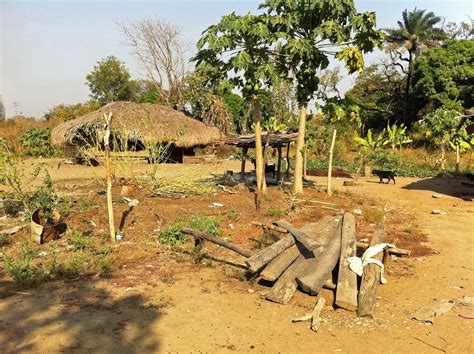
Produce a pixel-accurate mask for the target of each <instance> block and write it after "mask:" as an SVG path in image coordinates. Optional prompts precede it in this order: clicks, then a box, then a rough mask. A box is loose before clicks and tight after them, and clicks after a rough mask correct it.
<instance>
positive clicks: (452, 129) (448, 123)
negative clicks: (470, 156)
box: [420, 107, 467, 170]
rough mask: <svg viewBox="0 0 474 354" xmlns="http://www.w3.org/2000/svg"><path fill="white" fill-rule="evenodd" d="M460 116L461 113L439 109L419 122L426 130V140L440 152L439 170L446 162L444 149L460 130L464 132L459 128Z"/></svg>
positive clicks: (443, 108) (458, 142)
mask: <svg viewBox="0 0 474 354" xmlns="http://www.w3.org/2000/svg"><path fill="white" fill-rule="evenodd" d="M460 116H461V113H459V112H458V111H456V110H455V109H450V108H445V107H441V108H438V109H437V110H436V111H433V112H431V113H429V114H427V115H426V116H425V117H424V118H423V119H422V120H421V121H420V125H421V126H422V127H423V128H424V129H426V134H425V137H426V139H427V140H428V141H429V142H431V143H433V144H434V145H435V146H437V147H439V148H440V150H441V168H442V169H443V170H444V168H445V161H446V159H445V155H446V148H447V147H448V145H449V143H450V142H452V141H453V140H455V138H456V137H457V136H459V135H460V134H459V130H460V128H461V129H464V131H465V127H464V128H463V127H459V122H460V120H459V117H460ZM465 134H467V133H465ZM463 135H464V134H463ZM457 144H460V141H459V140H458V141H457Z"/></svg>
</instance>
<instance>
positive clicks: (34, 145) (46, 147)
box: [20, 128, 54, 157]
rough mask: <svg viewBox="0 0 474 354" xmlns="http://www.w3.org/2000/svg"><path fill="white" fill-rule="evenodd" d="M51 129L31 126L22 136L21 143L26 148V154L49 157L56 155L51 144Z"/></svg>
mask: <svg viewBox="0 0 474 354" xmlns="http://www.w3.org/2000/svg"><path fill="white" fill-rule="evenodd" d="M50 136H51V131H50V130H49V129H41V128H31V129H29V130H27V131H26V132H25V133H24V134H23V135H22V136H21V137H20V143H21V145H22V146H23V148H24V149H25V155H27V156H33V157H39V156H42V157H49V156H52V155H54V150H53V148H52V146H51V140H50Z"/></svg>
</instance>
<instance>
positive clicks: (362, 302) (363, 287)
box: [357, 221, 385, 318]
mask: <svg viewBox="0 0 474 354" xmlns="http://www.w3.org/2000/svg"><path fill="white" fill-rule="evenodd" d="M384 235H385V230H384V222H383V221H381V222H380V223H379V224H377V226H376V229H375V232H374V236H373V237H372V240H371V241H370V246H375V245H378V244H379V243H382V242H383V239H384ZM373 258H374V259H378V260H379V261H382V258H383V253H382V252H380V253H379V254H377V255H376V256H374V257H373ZM379 282H380V267H379V266H378V265H376V264H373V263H369V264H367V265H366V266H365V267H364V272H363V273H362V280H361V283H360V289H359V307H358V309H357V316H359V317H371V318H372V317H373V312H374V308H375V303H376V301H377V287H378V285H379Z"/></svg>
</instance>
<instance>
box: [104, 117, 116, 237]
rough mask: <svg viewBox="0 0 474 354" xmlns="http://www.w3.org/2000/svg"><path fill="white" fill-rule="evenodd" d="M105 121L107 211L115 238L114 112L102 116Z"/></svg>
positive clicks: (112, 234)
mask: <svg viewBox="0 0 474 354" xmlns="http://www.w3.org/2000/svg"><path fill="white" fill-rule="evenodd" d="M102 118H103V119H104V123H105V132H104V150H105V171H106V174H107V211H108V214H109V231H110V238H111V239H112V241H113V242H115V241H116V239H115V223H114V209H113V205H112V164H111V162H110V124H111V123H112V113H104V115H103V116H102Z"/></svg>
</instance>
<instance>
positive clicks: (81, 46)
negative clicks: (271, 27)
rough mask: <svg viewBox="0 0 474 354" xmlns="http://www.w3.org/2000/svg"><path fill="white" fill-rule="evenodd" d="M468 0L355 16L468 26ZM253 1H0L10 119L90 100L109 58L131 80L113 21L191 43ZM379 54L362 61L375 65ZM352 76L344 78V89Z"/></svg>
mask: <svg viewBox="0 0 474 354" xmlns="http://www.w3.org/2000/svg"><path fill="white" fill-rule="evenodd" d="M473 3H474V2H473V1H472V0H444V1H437V0H430V1H428V0H425V1H403V0H400V1H393V0H378V1H369V0H365V1H356V7H357V9H358V11H367V10H370V11H375V12H376V13H377V21H378V26H379V27H392V26H395V25H396V21H397V20H398V19H399V18H400V17H401V12H402V11H403V10H404V9H405V8H408V9H413V8H415V6H416V7H418V8H423V9H424V8H426V9H428V10H429V11H433V12H434V13H435V14H436V15H438V16H442V17H445V18H446V19H447V20H448V21H456V22H461V21H469V17H468V16H470V17H474V15H473ZM257 6H258V1H250V0H243V1H242V0H241V1H227V0H220V1H217V0H216V1H204V0H194V1H190V0H188V1H184V0H182V1H170V0H168V1H165V0H162V1H144V0H142V1H134V0H128V1H124V0H123V1H119V0H102V1H92V0H85V1H84V0H83V1H72V0H71V1H67V0H62V1H49V0H43V1H40V0H30V1H21V0H17V1H14V0H0V95H2V98H3V103H4V105H5V108H6V110H7V116H11V115H13V114H14V113H15V112H14V108H13V102H14V101H17V102H19V103H20V104H21V106H20V108H19V110H20V111H21V112H22V113H23V114H24V115H28V116H35V117H38V118H39V117H41V116H42V115H43V114H44V113H45V112H46V111H47V110H48V109H49V108H51V107H52V106H54V105H57V104H60V103H68V104H72V103H77V102H83V101H85V100H87V99H88V95H89V90H88V87H87V85H85V76H86V75H87V74H88V73H89V72H90V71H91V69H92V68H93V66H94V64H95V63H96V62H97V61H98V60H100V59H101V58H104V57H106V56H108V55H115V56H117V57H118V58H119V59H120V60H122V61H124V62H125V64H126V66H127V67H128V68H129V69H130V72H131V74H132V76H133V77H134V78H140V77H141V76H140V72H141V70H140V67H139V65H138V63H137V62H136V60H135V59H134V58H133V56H132V55H131V54H130V49H129V48H128V47H126V46H124V45H123V37H122V34H121V33H120V32H119V30H118V27H117V23H120V22H126V21H133V20H138V19H142V18H145V17H148V16H158V17H160V18H164V19H166V20H167V21H169V22H171V23H174V24H176V25H178V26H179V27H181V29H182V33H183V39H184V40H185V41H186V42H187V43H189V44H190V45H191V46H193V45H194V43H195V42H196V41H197V39H198V38H199V36H200V33H201V32H202V30H204V29H205V28H206V27H207V26H208V25H210V24H212V23H215V22H217V21H218V20H219V18H220V17H221V16H223V15H225V14H228V13H229V12H232V11H236V12H237V13H246V12H248V11H251V12H254V11H255V10H256V8H257ZM379 55H380V54H372V55H370V56H368V57H367V62H371V61H373V60H376V59H377V57H378V56H379ZM353 79H354V78H353V77H349V78H345V80H344V81H343V83H342V85H341V86H342V90H343V91H344V90H345V89H347V88H348V87H349V86H350V84H351V82H352V81H353Z"/></svg>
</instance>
